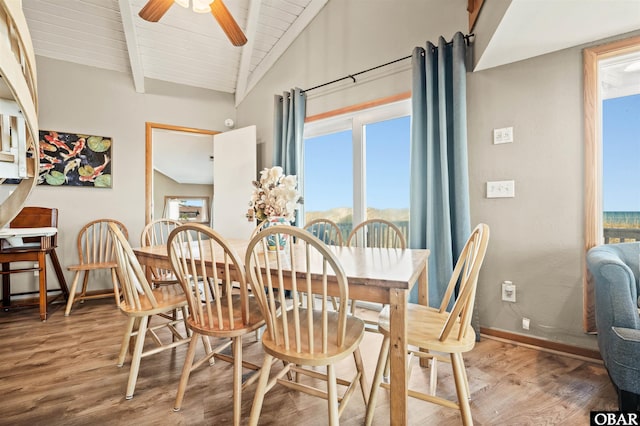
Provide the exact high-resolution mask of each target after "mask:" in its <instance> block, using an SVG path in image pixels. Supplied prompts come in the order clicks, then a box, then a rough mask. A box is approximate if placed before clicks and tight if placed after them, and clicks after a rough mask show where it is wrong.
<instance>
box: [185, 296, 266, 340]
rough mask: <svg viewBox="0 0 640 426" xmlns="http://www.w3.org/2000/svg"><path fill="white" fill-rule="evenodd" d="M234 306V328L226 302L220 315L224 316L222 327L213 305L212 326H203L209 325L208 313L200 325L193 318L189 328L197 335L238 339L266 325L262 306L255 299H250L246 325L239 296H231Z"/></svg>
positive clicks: (222, 305) (190, 319) (213, 304)
mask: <svg viewBox="0 0 640 426" xmlns="http://www.w3.org/2000/svg"><path fill="white" fill-rule="evenodd" d="M231 299H232V304H233V312H232V315H233V328H232V327H231V326H230V324H229V307H228V305H227V304H226V300H225V302H223V303H221V304H220V305H221V306H220V313H221V316H222V325H219V323H218V313H217V310H216V304H215V303H212V304H211V307H212V308H213V310H212V312H211V326H210V327H205V326H203V325H202V324H203V323H204V324H209V315H208V314H207V313H206V312H203V314H202V318H201V320H200V323H199V322H197V321H194V320H193V318H192V317H191V316H189V319H188V320H187V323H188V324H189V328H190V329H191V330H193V331H195V332H196V333H199V334H205V335H209V336H216V337H236V336H242V335H244V334H247V333H250V332H252V331H254V330H257V329H258V328H260V327H262V326H263V325H264V318H263V316H262V313H261V312H260V306H259V305H258V301H257V300H256V298H255V297H249V298H248V301H249V321H248V322H247V323H246V324H243V321H242V316H241V315H242V309H241V304H240V303H241V299H240V295H239V294H234V295H232V296H231Z"/></svg>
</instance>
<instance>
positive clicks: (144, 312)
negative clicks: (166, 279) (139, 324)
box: [120, 286, 187, 317]
mask: <svg viewBox="0 0 640 426" xmlns="http://www.w3.org/2000/svg"><path fill="white" fill-rule="evenodd" d="M152 292H153V296H154V297H155V298H156V301H157V303H158V306H157V307H156V308H153V307H152V306H151V302H150V301H149V299H148V298H147V296H146V295H144V294H140V295H139V297H140V307H137V308H136V307H134V306H130V305H129V304H128V303H127V301H126V300H125V301H122V302H121V303H120V310H121V311H122V313H124V314H125V315H127V316H133V317H138V316H139V317H143V316H149V315H156V314H159V313H163V312H166V311H169V310H173V309H179V308H181V307H183V306H186V305H187V298H186V297H185V296H184V293H183V292H182V289H181V288H180V287H177V286H165V287H158V288H155V289H153V290H152Z"/></svg>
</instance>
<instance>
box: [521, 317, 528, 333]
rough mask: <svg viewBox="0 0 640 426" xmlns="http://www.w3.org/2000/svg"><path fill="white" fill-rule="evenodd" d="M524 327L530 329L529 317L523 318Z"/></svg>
mask: <svg viewBox="0 0 640 426" xmlns="http://www.w3.org/2000/svg"><path fill="white" fill-rule="evenodd" d="M522 329H523V330H528V329H529V318H526V317H525V318H522Z"/></svg>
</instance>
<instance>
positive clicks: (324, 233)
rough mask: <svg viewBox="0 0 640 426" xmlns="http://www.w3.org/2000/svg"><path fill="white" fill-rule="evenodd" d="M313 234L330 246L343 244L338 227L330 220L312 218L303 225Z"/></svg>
mask: <svg viewBox="0 0 640 426" xmlns="http://www.w3.org/2000/svg"><path fill="white" fill-rule="evenodd" d="M304 229H306V230H307V231H309V232H310V233H311V234H312V235H313V236H315V237H317V238H318V239H319V240H320V241H322V242H323V243H325V244H327V245H330V246H341V245H342V244H344V239H343V237H342V231H341V230H340V227H339V226H338V225H337V224H336V223H335V222H334V221H332V220H330V219H326V218H319V219H315V220H312V221H311V222H309V223H307V224H306V225H305V226H304Z"/></svg>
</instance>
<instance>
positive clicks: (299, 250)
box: [245, 225, 368, 425]
mask: <svg viewBox="0 0 640 426" xmlns="http://www.w3.org/2000/svg"><path fill="white" fill-rule="evenodd" d="M270 236H275V237H276V238H277V239H280V238H281V237H284V238H287V239H288V241H289V244H287V249H286V251H278V250H275V251H270V250H268V248H267V246H268V238H269V237H270ZM294 239H295V241H296V242H295V243H293V241H294ZM245 265H246V268H247V277H248V278H249V281H250V283H251V286H252V288H253V294H254V295H255V297H256V299H258V300H259V302H260V309H261V311H262V314H263V316H264V317H265V320H266V330H265V332H264V334H263V336H262V346H263V348H264V352H265V358H264V362H263V365H262V371H261V372H260V380H259V381H258V386H257V389H256V393H255V397H254V400H253V406H252V408H251V416H250V418H249V424H250V425H256V424H258V419H259V417H260V412H261V410H262V404H263V401H264V398H265V393H266V392H267V391H268V390H270V389H271V388H272V387H273V386H274V385H275V384H276V383H279V384H282V385H284V386H286V387H288V388H290V389H293V390H297V391H302V392H305V393H307V394H309V395H313V396H317V397H321V398H323V399H326V400H327V403H328V419H329V424H331V425H337V424H338V418H339V416H340V414H341V413H342V412H343V410H344V408H345V406H346V404H347V403H348V401H349V400H350V398H351V396H352V394H353V392H354V391H355V389H356V386H357V382H358V381H359V383H360V388H361V390H362V395H363V399H364V401H365V403H366V401H367V399H368V395H367V394H366V391H365V389H367V388H368V387H367V384H366V379H365V375H364V370H363V367H362V359H361V356H360V349H359V345H360V341H361V340H362V337H363V335H364V323H363V322H362V320H361V319H359V318H356V317H353V316H350V315H347V306H346V303H339V305H338V307H339V308H338V311H337V312H336V311H333V310H329V306H328V303H327V297H328V293H329V288H332V289H334V291H336V292H337V293H338V300H339V301H340V302H342V301H345V300H347V299H348V297H349V284H348V282H347V277H346V276H345V273H344V270H343V269H342V266H341V265H340V264H339V262H338V260H337V259H336V257H335V255H334V254H333V253H332V252H331V251H330V249H329V248H328V247H327V246H326V245H325V244H324V243H323V242H322V241H320V240H319V239H317V238H316V237H314V236H313V235H311V234H310V233H309V232H307V231H305V230H302V229H299V228H296V227H292V226H289V225H281V226H274V227H269V228H267V229H265V230H263V231H261V232H260V233H258V234H257V235H256V236H255V237H254V238H253V239H252V240H251V241H250V242H249V246H248V248H247V252H246V256H245ZM285 289H289V290H290V291H291V296H290V298H287V297H286V296H285ZM303 297H304V298H305V299H306V300H305V303H302V300H301V299H302V298H303ZM316 298H318V300H319V301H320V303H319V306H318V303H315V301H316ZM349 356H353V357H354V360H355V366H356V372H355V374H354V376H353V378H352V379H351V380H350V381H347V380H342V379H337V378H336V369H335V364H336V363H337V362H338V361H340V360H343V359H344V358H346V357H349ZM273 359H279V360H282V361H284V362H285V363H286V364H285V368H284V369H283V370H282V371H278V373H277V374H274V376H273V377H270V370H271V364H272V361H273ZM318 367H324V368H325V369H326V373H324V372H323V371H321V370H319V368H318ZM291 372H294V373H296V374H295V375H293V374H291V375H290V374H289V373H291ZM293 376H295V377H293ZM301 376H308V377H310V378H311V381H310V382H309V383H306V382H305V383H303V382H302V380H301ZM317 379H321V380H324V381H326V382H327V385H326V387H324V388H322V389H318V388H314V387H313V386H312V385H313V384H314V381H315V380H317ZM338 384H340V385H341V386H346V390H345V391H344V393H343V394H342V395H338V387H337V386H338Z"/></svg>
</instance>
